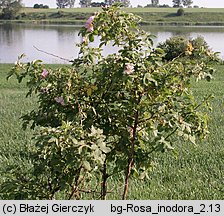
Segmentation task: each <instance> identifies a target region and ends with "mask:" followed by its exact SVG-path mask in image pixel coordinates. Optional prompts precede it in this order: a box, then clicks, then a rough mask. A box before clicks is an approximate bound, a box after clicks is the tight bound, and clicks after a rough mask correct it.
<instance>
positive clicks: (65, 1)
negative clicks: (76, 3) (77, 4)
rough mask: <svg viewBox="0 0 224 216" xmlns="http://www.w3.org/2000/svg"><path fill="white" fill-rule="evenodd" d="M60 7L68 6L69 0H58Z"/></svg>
mask: <svg viewBox="0 0 224 216" xmlns="http://www.w3.org/2000/svg"><path fill="white" fill-rule="evenodd" d="M56 5H57V7H58V8H66V7H67V6H68V0H56Z"/></svg>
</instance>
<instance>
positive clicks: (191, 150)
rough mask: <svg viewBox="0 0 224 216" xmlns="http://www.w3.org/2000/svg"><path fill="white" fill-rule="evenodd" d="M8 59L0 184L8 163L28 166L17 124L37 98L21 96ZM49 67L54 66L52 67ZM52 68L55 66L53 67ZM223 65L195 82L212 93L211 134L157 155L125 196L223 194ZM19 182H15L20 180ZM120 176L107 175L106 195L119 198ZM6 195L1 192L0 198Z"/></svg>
mask: <svg viewBox="0 0 224 216" xmlns="http://www.w3.org/2000/svg"><path fill="white" fill-rule="evenodd" d="M11 66H12V65H9V64H0V175H1V178H0V188H1V184H2V183H3V182H4V180H5V179H6V177H7V176H10V175H11V174H10V168H14V169H15V170H16V172H20V174H21V173H26V172H28V171H29V167H30V158H29V154H28V152H29V150H30V149H31V148H32V141H31V137H32V133H33V132H32V131H30V130H27V131H23V130H22V129H21V121H20V120H19V118H20V116H21V115H22V114H24V113H26V112H27V111H29V110H31V109H32V108H34V107H35V100H34V99H31V98H25V92H26V87H25V85H24V84H17V83H16V81H15V80H14V79H13V78H12V79H10V80H9V81H6V76H7V73H8V71H9V70H10V67H11ZM50 67H52V66H50ZM54 67H55V66H54ZM223 83H224V66H217V73H216V75H215V79H214V80H213V81H212V82H211V83H208V82H204V81H202V82H199V83H193V91H194V93H195V95H196V97H197V98H198V99H202V97H203V96H205V95H208V94H210V93H213V94H214V95H215V98H214V99H213V101H212V106H213V111H211V113H210V122H209V127H210V136H209V137H208V139H207V140H204V141H199V142H198V143H197V145H196V146H195V145H193V144H190V143H186V142H181V141H180V142H179V143H177V144H176V151H177V153H178V157H177V158H176V157H175V156H174V154H172V153H167V154H162V153H161V154H158V155H155V161H156V163H157V164H158V165H157V166H156V169H155V170H154V171H152V173H151V176H150V178H151V179H150V180H147V181H140V182H139V181H137V180H131V185H130V193H129V197H128V198H129V199H158V200H159V199H206V200H210V199H211V200H212V199H217V200H218V199H224V188H223V185H224V163H223V161H224V145H223V143H224V117H223V111H224V89H223ZM18 184H19V182H18ZM122 184H123V181H120V180H119V179H111V180H110V182H109V189H111V188H113V191H114V192H115V193H111V194H109V196H108V199H120V198H121V196H119V194H122ZM1 198H4V196H3V195H2V194H0V199H1Z"/></svg>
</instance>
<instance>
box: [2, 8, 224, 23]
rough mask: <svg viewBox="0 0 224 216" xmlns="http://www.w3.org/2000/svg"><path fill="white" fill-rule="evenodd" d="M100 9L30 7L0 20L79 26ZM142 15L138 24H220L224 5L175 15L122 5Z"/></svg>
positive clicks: (223, 20)
mask: <svg viewBox="0 0 224 216" xmlns="http://www.w3.org/2000/svg"><path fill="white" fill-rule="evenodd" d="M99 10H101V8H72V9H69V8H68V9H33V8H24V9H22V10H21V12H20V13H19V15H18V16H17V18H16V20H0V22H3V23H4V22H17V23H38V24H72V25H83V24H84V23H85V22H86V20H87V19H88V17H89V16H91V15H92V14H94V13H95V12H97V11H99ZM124 10H125V11H127V12H131V13H134V14H136V15H139V16H140V17H142V22H141V24H142V25H180V26H224V8H186V9H184V11H185V14H184V15H183V16H177V15H176V12H177V10H178V9H177V8H125V9H124Z"/></svg>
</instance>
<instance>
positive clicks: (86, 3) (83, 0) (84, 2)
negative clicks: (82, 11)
mask: <svg viewBox="0 0 224 216" xmlns="http://www.w3.org/2000/svg"><path fill="white" fill-rule="evenodd" d="M91 3H92V0H80V2H79V4H80V5H81V7H90V6H91Z"/></svg>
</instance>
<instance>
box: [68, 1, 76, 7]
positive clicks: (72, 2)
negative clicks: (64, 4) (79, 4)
mask: <svg viewBox="0 0 224 216" xmlns="http://www.w3.org/2000/svg"><path fill="white" fill-rule="evenodd" d="M74 5H75V0H68V6H69V7H70V8H73V7H74Z"/></svg>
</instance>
